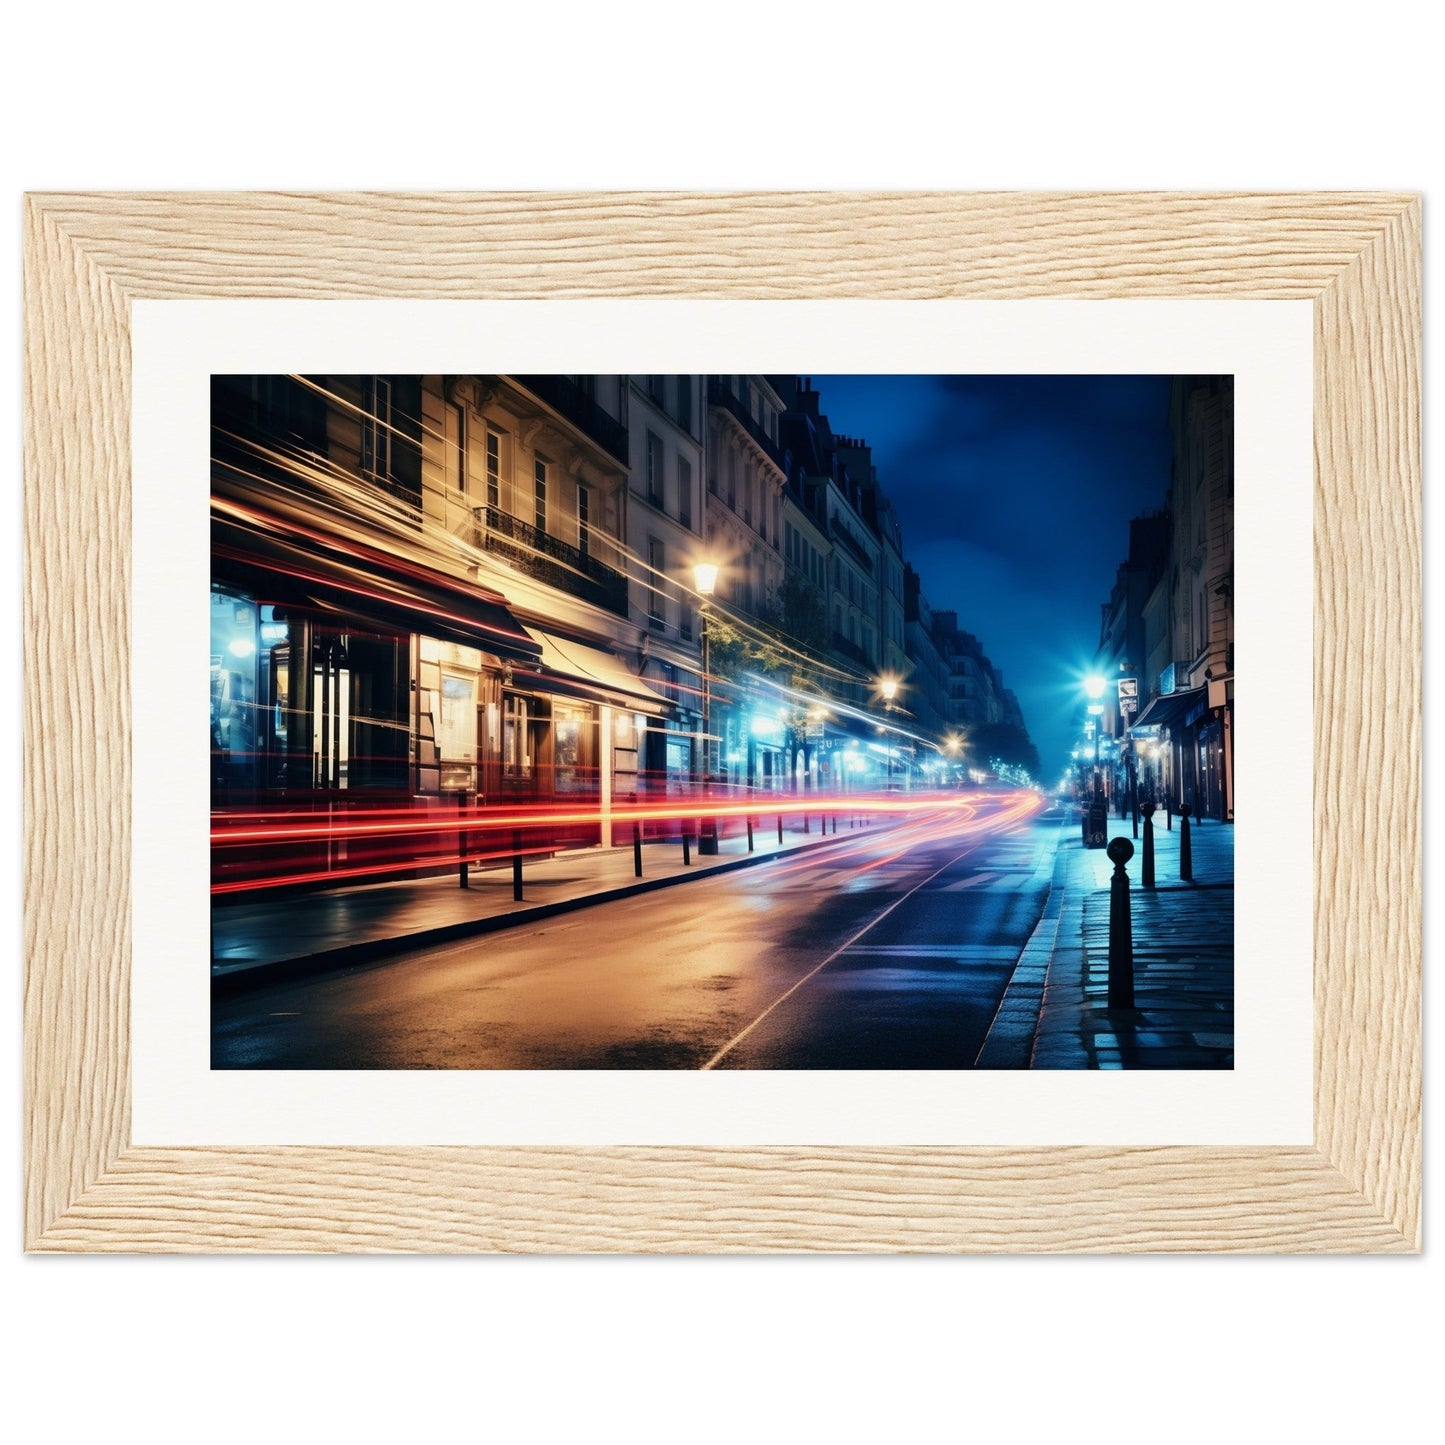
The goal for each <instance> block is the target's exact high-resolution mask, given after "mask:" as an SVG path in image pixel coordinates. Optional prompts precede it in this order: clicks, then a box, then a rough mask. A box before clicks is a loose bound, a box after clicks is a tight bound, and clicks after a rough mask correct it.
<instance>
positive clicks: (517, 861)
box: [512, 828, 522, 903]
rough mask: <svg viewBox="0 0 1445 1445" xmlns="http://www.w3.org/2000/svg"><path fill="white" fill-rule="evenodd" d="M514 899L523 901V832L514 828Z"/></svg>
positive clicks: (516, 901) (515, 901) (518, 901)
mask: <svg viewBox="0 0 1445 1445" xmlns="http://www.w3.org/2000/svg"><path fill="white" fill-rule="evenodd" d="M512 901H513V902H514V903H520V902H521V901H522V833H521V830H520V829H517V828H514V829H513V830H512Z"/></svg>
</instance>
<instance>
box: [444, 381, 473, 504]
mask: <svg viewBox="0 0 1445 1445" xmlns="http://www.w3.org/2000/svg"><path fill="white" fill-rule="evenodd" d="M443 426H444V427H445V438H444V442H445V449H446V464H445V472H446V481H447V486H448V487H450V488H451V490H452V491H454V492H464V491H466V489H467V412H466V408H465V407H463V406H458V405H457V404H456V403H455V402H448V403H447V404H446V416H445V418H444V421H443Z"/></svg>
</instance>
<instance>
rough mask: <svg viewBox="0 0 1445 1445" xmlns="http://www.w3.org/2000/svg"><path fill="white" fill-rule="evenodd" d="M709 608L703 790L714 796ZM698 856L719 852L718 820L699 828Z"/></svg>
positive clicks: (705, 611)
mask: <svg viewBox="0 0 1445 1445" xmlns="http://www.w3.org/2000/svg"><path fill="white" fill-rule="evenodd" d="M707 614H708V607H707V603H706V602H705V601H704V603H703V605H702V608H701V615H700V621H701V623H702V758H703V766H702V790H703V793H704V794H705V795H708V796H710V795H711V794H712V681H711V679H710V678H709V676H708V672H709V668H710V666H711V658H710V657H709V642H708V627H707ZM682 846H683V859H682V861H683V862H684V863H686V862H687V861H688V859H687V839H686V835H685V834H684V838H683V845H682ZM697 851H698V856H699V857H702V856H703V855H704V854H709V855H710V854H714V853H716V852H717V819H716V818H704V819H703V820H702V822H701V824H700V825H699V827H698V834H697Z"/></svg>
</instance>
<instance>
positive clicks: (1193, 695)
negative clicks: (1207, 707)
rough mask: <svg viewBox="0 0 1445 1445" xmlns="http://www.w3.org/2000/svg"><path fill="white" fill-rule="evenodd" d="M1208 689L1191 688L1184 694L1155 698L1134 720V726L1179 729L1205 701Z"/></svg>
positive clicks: (1175, 693)
mask: <svg viewBox="0 0 1445 1445" xmlns="http://www.w3.org/2000/svg"><path fill="white" fill-rule="evenodd" d="M1207 691H1208V689H1207V688H1203V687H1191V688H1188V689H1187V690H1186V691H1184V692H1164V693H1160V694H1159V696H1158V697H1156V698H1153V699H1152V700H1151V701H1150V703H1149V705H1148V707H1146V708H1145V709H1144V711H1143V712H1141V713H1140V714H1139V716H1138V717H1137V718H1135V719H1134V722H1133V724H1132V726H1134V727H1136V728H1142V727H1178V726H1179V725H1180V723H1181V722H1184V721H1185V720H1186V719H1187V718H1188V715H1189V714H1190V713H1191V712H1192V711H1193V710H1194V708H1195V707H1196V706H1197V705H1198V704H1199V703H1201V702H1203V701H1204V696H1205V693H1206V692H1207Z"/></svg>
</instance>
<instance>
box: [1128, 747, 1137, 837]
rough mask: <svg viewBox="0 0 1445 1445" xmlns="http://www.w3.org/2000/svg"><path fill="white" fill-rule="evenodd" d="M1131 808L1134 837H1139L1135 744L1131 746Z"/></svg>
mask: <svg viewBox="0 0 1445 1445" xmlns="http://www.w3.org/2000/svg"><path fill="white" fill-rule="evenodd" d="M1129 808H1130V811H1131V812H1132V813H1133V814H1134V836H1135V837H1136V838H1137V837H1138V836H1139V769H1138V768H1137V767H1136V766H1135V763H1134V744H1133V743H1132V742H1131V743H1130V744H1129Z"/></svg>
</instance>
